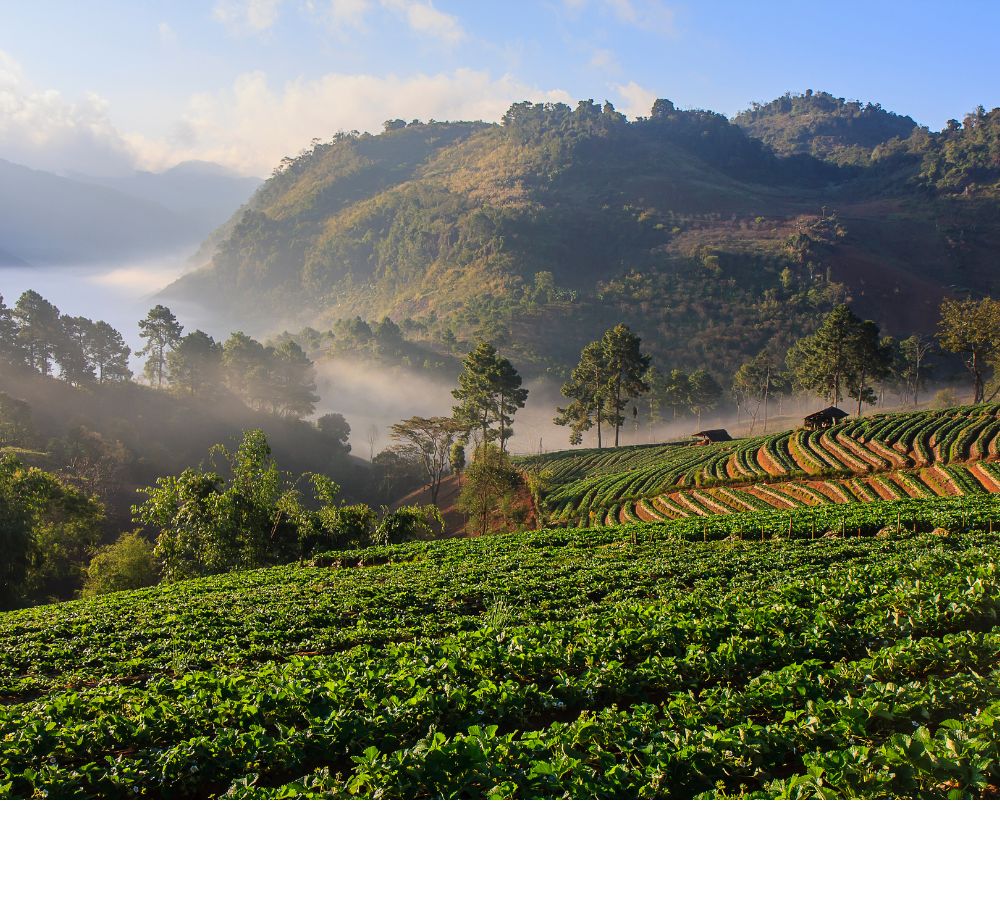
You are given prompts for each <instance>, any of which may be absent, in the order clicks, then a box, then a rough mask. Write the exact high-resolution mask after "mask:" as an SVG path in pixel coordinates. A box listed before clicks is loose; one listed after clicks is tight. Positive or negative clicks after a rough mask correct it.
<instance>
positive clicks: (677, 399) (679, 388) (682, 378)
mask: <svg viewBox="0 0 1000 915" xmlns="http://www.w3.org/2000/svg"><path fill="white" fill-rule="evenodd" d="M662 396H663V402H664V404H665V405H666V406H668V407H670V410H671V415H672V418H673V419H677V413H678V411H684V410H687V409H688V405H689V404H690V403H691V377H690V376H689V375H688V373H687V372H685V371H683V370H682V369H671V370H670V374H669V375H667V377H666V378H665V379H664V382H663V389H662Z"/></svg>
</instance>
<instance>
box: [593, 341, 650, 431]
mask: <svg viewBox="0 0 1000 915" xmlns="http://www.w3.org/2000/svg"><path fill="white" fill-rule="evenodd" d="M641 344H642V340H640V339H639V337H638V336H637V335H636V334H634V333H632V331H631V330H630V329H629V327H628V325H626V324H616V325H615V326H614V327H612V328H611V329H610V330H609V331H607V332H606V333H605V334H604V337H603V338H602V340H601V348H602V350H603V353H604V362H605V366H606V367H607V373H608V375H607V377H608V381H607V391H608V398H607V403H608V421H609V422H610V423H611V424H612V425H613V426H614V429H615V447H616V448H617V447H618V444H619V433H620V431H621V427H622V424H623V423H624V422H625V407H626V406H627V404H628V403H629V401H631V400H634V399H635V398H637V397H639V396H640V395H642V394H645V393H646V392H647V391H648V390H649V385H648V384H647V383H646V381H645V379H644V378H643V376H644V375H645V373H646V370H647V369H648V368H649V356H646V355H644V354H643V353H642V351H641V349H640V346H641Z"/></svg>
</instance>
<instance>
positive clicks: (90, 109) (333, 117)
mask: <svg viewBox="0 0 1000 915" xmlns="http://www.w3.org/2000/svg"><path fill="white" fill-rule="evenodd" d="M0 3H2V6H3V7H4V9H3V11H2V12H0V158H7V159H11V160H13V161H17V162H21V163H23V164H26V165H32V166H35V167H39V168H52V169H55V170H60V171H66V170H78V171H89V172H103V173H111V172H116V171H123V170H127V169H130V168H132V167H135V166H137V165H138V166H142V167H151V168H162V167H166V166H168V165H170V164H173V163H175V162H178V161H182V160H184V159H188V158H203V159H209V160H213V161H218V162H220V163H223V164H226V165H228V166H231V167H233V168H236V169H238V170H240V171H243V172H246V173H252V174H259V175H266V174H267V173H268V172H269V171H270V169H271V168H272V167H273V166H274V165H275V164H277V162H278V160H280V158H281V157H282V156H284V155H289V154H294V153H295V152H297V151H298V150H299V149H301V148H302V147H303V146H305V145H307V144H308V142H309V141H310V139H311V138H312V137H328V136H330V135H331V134H332V133H334V132H335V131H337V130H350V129H355V128H356V129H362V130H365V129H368V130H377V129H378V126H379V125H380V124H381V122H382V121H384V120H385V119H386V118H389V117H406V118H413V117H419V118H423V119H426V118H429V117H435V118H439V119H446V118H460V117H468V118H486V119H495V118H497V117H498V116H499V115H500V114H501V113H502V112H503V110H504V109H505V108H506V107H507V105H508V104H509V103H510V102H511V101H515V100H520V99H524V98H532V99H535V100H566V101H572V100H575V99H579V98H594V99H597V100H599V101H603V100H604V99H605V98H607V99H610V100H611V101H612V102H614V103H615V104H616V106H617V107H619V108H620V109H621V110H624V111H626V112H627V113H629V114H631V115H633V116H634V115H638V114H645V113H646V112H647V111H648V107H649V103H650V102H651V100H652V99H653V98H655V97H657V96H662V97H666V98H670V99H672V100H673V101H674V102H675V103H677V104H678V105H680V106H682V107H701V108H710V109H713V110H715V111H721V112H723V113H725V114H733V113H735V112H736V111H739V110H740V109H742V108H745V107H747V105H748V104H749V103H750V102H752V101H754V100H757V101H766V100H768V99H771V98H774V97H775V96H777V95H780V94H781V93H782V92H785V91H787V90H791V91H801V90H803V89H806V88H813V89H825V90H828V91H830V92H833V93H835V94H837V95H841V96H844V97H846V98H860V99H862V100H863V101H868V100H871V101H878V102H881V103H882V104H883V105H884V106H885V107H886V108H889V109H892V110H895V111H898V112H900V113H905V114H910V115H911V116H913V117H914V118H916V119H917V120H918V121H919V122H921V123H924V124H927V125H928V126H930V127H932V128H935V129H937V128H940V127H941V126H942V125H943V123H944V121H945V120H946V119H947V118H949V117H958V118H961V116H962V115H963V114H965V113H966V112H967V111H969V110H971V109H972V108H973V107H975V106H976V105H977V104H983V105H985V106H986V107H987V108H991V107H995V106H997V105H1000V69H998V67H997V65H996V63H995V58H994V54H995V52H994V49H993V46H994V44H995V36H996V35H998V34H1000V3H996V2H983V0H971V2H952V3H950V4H947V5H943V4H940V3H930V2H923V0H915V2H884V0H883V2H879V0H869V2H865V3H862V2H850V0H849V2H838V3H826V4H821V3H813V4H802V3H791V2H783V0H779V2H763V0H761V2H736V0H715V2H693V0H689V2H670V0H539V2H520V0H507V2H489V3H486V2H457V0H201V2H198V0H174V2H161V0H134V2H125V0H118V2H113V0H90V2H87V3H80V2H79V0H36V2H33V3H27V2H14V0H0Z"/></svg>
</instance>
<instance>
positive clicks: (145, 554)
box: [83, 531, 160, 596]
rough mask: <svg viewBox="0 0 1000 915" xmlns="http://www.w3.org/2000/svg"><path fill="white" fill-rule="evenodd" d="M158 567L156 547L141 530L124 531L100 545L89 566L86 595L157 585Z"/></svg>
mask: <svg viewBox="0 0 1000 915" xmlns="http://www.w3.org/2000/svg"><path fill="white" fill-rule="evenodd" d="M159 577H160V576H159V570H158V568H157V565H156V558H155V557H154V556H153V547H152V545H151V544H150V542H149V541H148V540H147V539H146V538H145V537H143V536H142V534H140V533H139V532H138V531H133V532H132V533H126V534H122V535H121V536H120V537H119V538H118V539H117V540H116V541H115V542H114V543H109V544H108V545H107V546H103V547H101V548H100V549H99V550H98V551H97V552H96V553H95V554H94V558H93V559H91V560H90V565H88V566H87V578H86V581H84V584H83V594H84V596H89V595H94V594H111V593H112V592H114V591H133V590H135V589H136V588H146V587H148V586H149V585H155V584H156V582H157V581H158V580H159Z"/></svg>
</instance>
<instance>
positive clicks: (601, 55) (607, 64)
mask: <svg viewBox="0 0 1000 915" xmlns="http://www.w3.org/2000/svg"><path fill="white" fill-rule="evenodd" d="M589 63H590V66H592V67H594V68H595V69H597V70H617V69H618V59H617V58H616V57H615V55H614V53H613V52H612V51H609V50H608V49H607V48H597V49H596V50H595V51H594V53H593V54H591V55H590V61H589Z"/></svg>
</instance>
